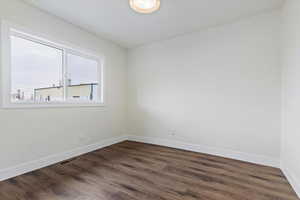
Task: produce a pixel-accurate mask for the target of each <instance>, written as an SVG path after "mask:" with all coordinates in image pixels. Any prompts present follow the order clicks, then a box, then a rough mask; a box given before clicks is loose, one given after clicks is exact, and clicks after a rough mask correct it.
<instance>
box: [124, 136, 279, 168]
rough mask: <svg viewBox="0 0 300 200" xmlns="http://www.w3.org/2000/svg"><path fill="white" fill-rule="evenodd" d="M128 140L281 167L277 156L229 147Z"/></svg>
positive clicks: (153, 140)
mask: <svg viewBox="0 0 300 200" xmlns="http://www.w3.org/2000/svg"><path fill="white" fill-rule="evenodd" d="M128 140H130V141H136V142H142V143H148V144H155V145H161V146H166V147H172V148H177V149H183V150H188V151H194V152H199V153H206V154H211V155H216V156H222V157H226V158H232V159H236V160H241V161H246V162H250V163H255V164H259V165H265V166H271V167H276V168H279V167H280V161H279V159H276V158H270V157H267V156H261V155H255V154H249V153H244V152H238V151H233V150H228V149H222V148H213V147H208V146H203V145H198V144H190V143H184V142H179V141H175V140H167V139H159V138H152V137H143V136H134V135H131V136H128Z"/></svg>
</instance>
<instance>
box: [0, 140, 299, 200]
mask: <svg viewBox="0 0 300 200" xmlns="http://www.w3.org/2000/svg"><path fill="white" fill-rule="evenodd" d="M0 200H298V198H297V197H296V194H295V192H294V191H293V189H292V188H291V186H290V185H289V183H288V182H287V180H286V178H285V177H284V175H283V174H282V172H281V171H280V170H279V169H275V168H271V167H265V166H259V165H255V164H250V163H246V162H241V161H236V160H231V159H226V158H222V157H216V156H211V155H206V154H200V153H194V152H188V151H182V150H178V149H172V148H166V147H161V146H155V145H148V144H142V143H136V142H129V141H127V142H123V143H119V144H116V145H112V146H110V147H107V148H104V149H101V150H98V151H95V152H92V153H88V154H86V155H83V156H80V157H78V158H77V159H76V160H72V161H71V162H65V163H63V164H56V165H53V166H50V167H46V168H44V169H41V170H37V171H34V172H31V173H28V174H25V175H22V176H18V177H16V178H13V179H10V180H7V181H4V182H0Z"/></svg>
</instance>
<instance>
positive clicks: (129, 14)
mask: <svg viewBox="0 0 300 200" xmlns="http://www.w3.org/2000/svg"><path fill="white" fill-rule="evenodd" d="M24 1H26V2H28V3H30V4H33V5H35V6H37V7H39V8H40V9H42V10H45V11H47V12H49V13H51V14H53V15H56V16H58V17H61V18H63V19H64V20H66V21H68V22H70V23H73V24H75V25H78V26H80V27H82V28H84V29H86V30H88V31H90V32H93V33H96V34H97V35H99V36H101V37H103V38H106V39H109V40H112V41H114V42H116V43H118V44H119V45H121V46H123V47H127V48H132V47H136V46H139V45H143V44H147V43H151V42H154V41H159V40H164V39H167V38H171V37H174V36H177V35H181V34H184V33H189V32H192V31H196V30H200V29H203V28H207V27H209V26H213V25H218V24H223V23H227V22H231V21H233V20H237V19H239V18H242V17H246V16H249V15H254V14H256V13H260V12H263V11H267V10H271V9H274V8H278V7H280V6H281V5H282V3H283V0H161V3H162V5H161V9H160V10H159V11H158V12H156V13H153V14H150V15H142V14H137V13H135V12H133V11H132V10H131V9H130V8H129V5H128V0H24Z"/></svg>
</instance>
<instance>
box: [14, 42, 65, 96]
mask: <svg viewBox="0 0 300 200" xmlns="http://www.w3.org/2000/svg"><path fill="white" fill-rule="evenodd" d="M11 52H12V54H11V56H12V59H11V61H12V67H11V70H12V71H11V86H12V87H11V100H12V102H33V101H35V102H51V101H61V100H63V87H62V58H63V57H62V55H63V52H62V51H61V50H59V49H56V48H52V47H49V46H46V45H42V44H40V43H37V42H32V41H30V40H26V39H23V38H20V37H15V36H11Z"/></svg>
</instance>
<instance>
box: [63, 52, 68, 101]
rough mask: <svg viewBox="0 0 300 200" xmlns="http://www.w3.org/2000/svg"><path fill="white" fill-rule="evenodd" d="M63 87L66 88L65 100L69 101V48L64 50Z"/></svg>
mask: <svg viewBox="0 0 300 200" xmlns="http://www.w3.org/2000/svg"><path fill="white" fill-rule="evenodd" d="M63 88H64V101H67V97H68V91H67V88H68V59H67V50H66V49H64V50H63Z"/></svg>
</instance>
